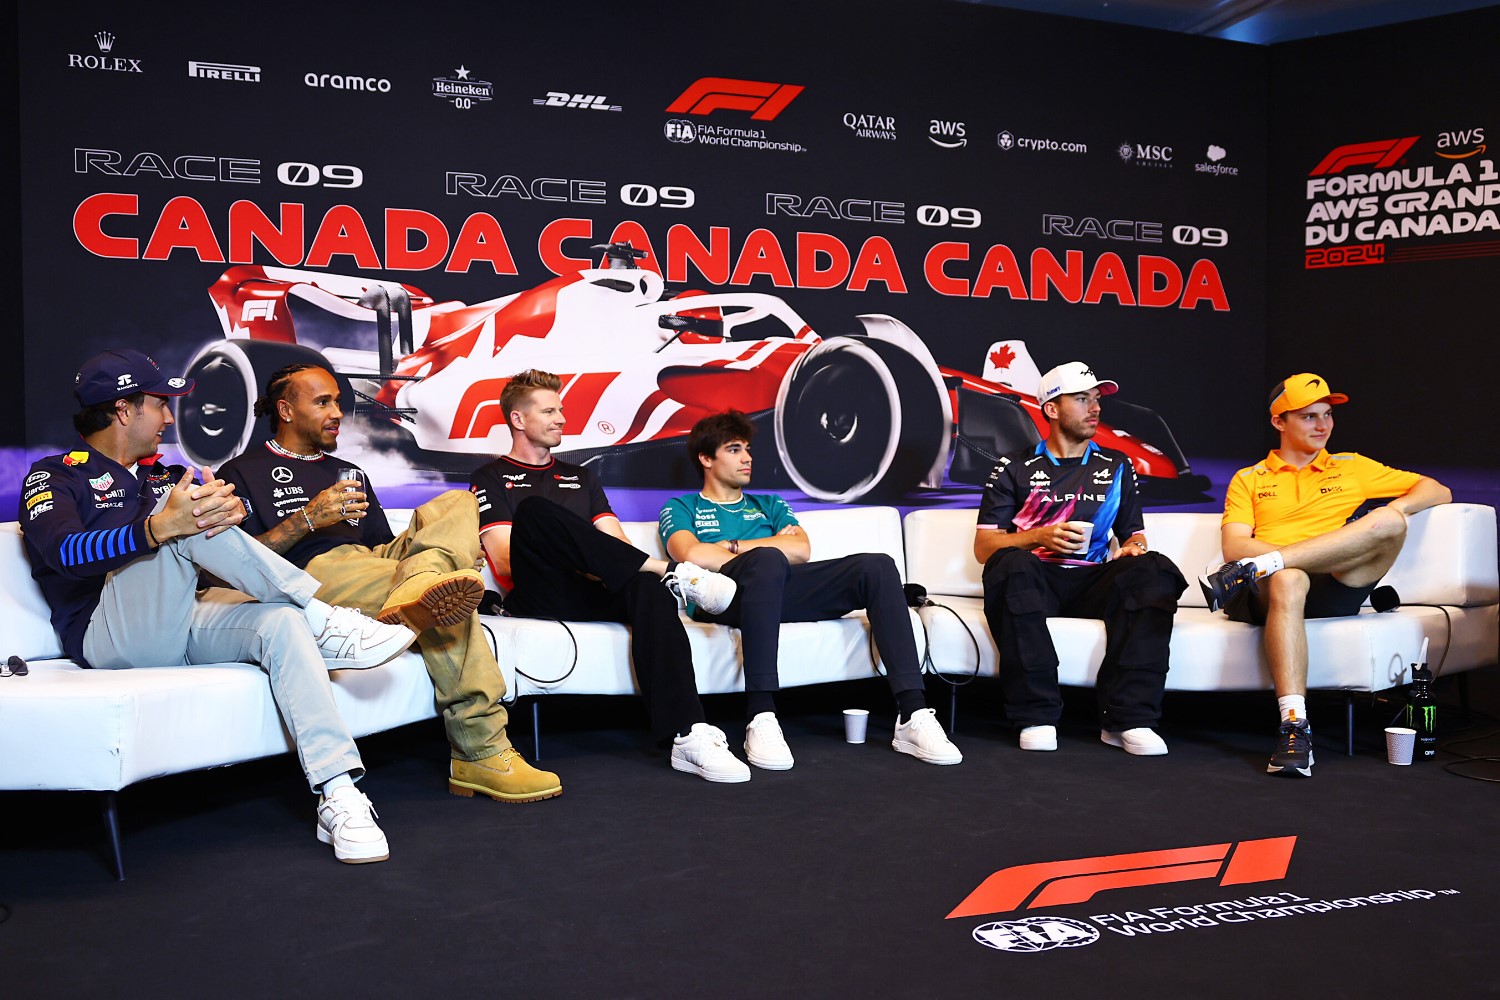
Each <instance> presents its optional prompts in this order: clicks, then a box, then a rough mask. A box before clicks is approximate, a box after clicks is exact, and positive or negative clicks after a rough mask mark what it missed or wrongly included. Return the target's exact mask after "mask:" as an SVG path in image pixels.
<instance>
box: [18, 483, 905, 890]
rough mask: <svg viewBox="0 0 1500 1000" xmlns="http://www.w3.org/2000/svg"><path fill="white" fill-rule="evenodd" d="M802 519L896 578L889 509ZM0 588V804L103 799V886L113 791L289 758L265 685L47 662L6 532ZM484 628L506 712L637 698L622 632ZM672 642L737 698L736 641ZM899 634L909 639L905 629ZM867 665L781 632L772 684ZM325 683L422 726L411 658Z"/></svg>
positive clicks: (417, 670)
mask: <svg viewBox="0 0 1500 1000" xmlns="http://www.w3.org/2000/svg"><path fill="white" fill-rule="evenodd" d="M389 513H390V520H391V522H392V525H393V527H394V528H395V529H396V530H400V529H401V528H402V527H404V526H405V524H406V522H407V520H408V519H409V517H410V512H409V511H391V512H389ZM802 520H803V523H804V524H806V525H807V527H808V530H809V532H810V533H811V535H812V536H813V555H814V558H833V557H836V556H840V555H845V554H848V553H852V552H868V551H877V552H885V553H887V554H888V555H890V556H891V557H892V559H893V560H894V561H895V563H896V566H897V568H898V569H900V568H901V567H902V566H903V565H904V556H903V552H902V546H901V519H900V515H899V514H898V513H897V512H896V511H895V510H894V509H892V508H888V507H884V508H850V509H847V510H840V511H837V512H820V513H810V514H807V515H805V516H804V517H803V518H802ZM626 530H627V531H628V533H629V534H630V537H631V539H632V540H633V541H634V542H635V543H636V544H637V545H638V546H640V547H641V548H642V549H645V550H646V551H648V552H651V553H653V554H658V555H659V554H660V552H661V543H660V542H659V541H658V540H657V538H656V522H654V521H652V522H633V523H629V524H627V525H626ZM0 580H4V581H5V586H3V587H0V623H3V628H0V637H3V639H0V660H3V659H4V658H5V657H7V656H10V655H13V654H15V655H20V656H22V657H23V658H25V659H26V660H27V661H28V664H29V667H30V673H29V675H28V676H26V677H9V678H3V679H0V791H4V790H78V791H99V792H105V793H107V794H106V795H105V796H104V797H103V799H102V805H103V808H104V819H105V823H106V825H107V827H108V828H109V830H110V833H111V848H112V850H113V854H114V858H113V860H114V863H115V866H116V871H117V874H121V873H122V872H123V860H122V857H121V852H120V844H119V837H118V812H117V804H116V799H115V796H114V794H113V793H114V792H117V791H118V790H120V789H123V788H125V787H127V786H129V785H132V784H134V783H135V782H138V781H142V780H145V779H147V778H152V777H157V776H160V775H165V774H176V773H180V772H183V771H192V770H196V769H199V768H205V767H215V766H219V765H225V764H233V763H238V762H241V761H246V760H254V759H257V758H261V757H268V756H271V755H273V754H280V753H286V752H288V751H290V749H291V743H290V738H289V737H288V735H287V733H286V731H285V729H284V728H283V727H282V724H281V719H280V716H279V714H278V712H277V709H276V704H275V702H274V701H273V700H272V698H271V689H270V686H269V684H267V682H266V679H265V677H264V675H263V674H262V673H261V671H260V670H259V668H257V667H255V666H252V665H249V664H242V663H240V664H220V665H208V666H192V667H183V666H176V667H154V666H141V667H135V668H132V669H129V670H84V669H81V668H80V667H79V666H78V665H77V664H75V663H73V662H72V661H71V660H67V659H61V658H60V657H61V655H62V651H61V645H60V643H59V642H58V639H57V636H56V634H55V633H54V632H53V630H52V626H51V623H50V620H49V617H48V611H47V605H46V602H45V601H44V600H43V599H42V595H41V592H40V590H38V589H37V587H36V584H35V583H34V582H33V581H32V579H31V570H30V565H29V563H28V562H27V560H26V555H25V551H24V547H23V544H22V541H21V534H20V530H19V528H18V526H17V524H16V523H15V522H8V523H4V524H0ZM485 622H486V624H487V625H488V626H489V631H490V634H491V636H492V638H493V640H494V644H495V647H496V651H497V657H498V659H499V661H500V664H501V667H502V670H503V672H504V674H505V678H506V683H507V686H508V688H509V690H510V694H511V697H512V698H518V697H521V696H525V695H541V694H549V693H567V694H630V693H633V692H635V691H636V690H637V688H636V685H635V679H634V677H633V675H632V673H631V668H630V651H629V634H628V630H627V629H626V627H625V626H623V625H614V624H607V623H596V622H589V623H570V624H569V625H568V626H567V628H566V630H565V629H564V626H562V625H561V624H559V623H557V622H552V621H539V620H531V619H519V618H486V619H485ZM686 627H687V631H688V637H689V641H690V643H691V645H692V649H693V659H694V669H695V670H696V672H697V676H698V687H699V690H700V691H702V692H704V693H721V692H729V691H737V690H740V689H741V683H740V666H739V664H740V660H739V642H738V632H737V631H736V630H734V629H729V628H726V627H724V626H719V625H703V624H699V623H697V622H691V621H689V622H687V623H686ZM912 630H913V634H914V635H916V636H918V637H920V635H921V625H920V623H919V622H918V621H917V618H916V616H915V614H913V615H912ZM569 632H571V633H572V636H573V637H574V638H575V640H576V642H577V655H576V657H575V656H574V654H573V646H572V643H571V642H570V641H569V638H568V633H569ZM873 655H874V650H873V647H872V646H871V644H870V642H869V640H868V630H867V628H866V626H865V622H864V620H863V618H862V616H861V615H853V616H850V618H849V619H847V620H843V621H836V622H824V623H817V624H811V623H805V624H791V625H787V626H785V628H784V630H783V642H782V677H783V682H784V683H785V684H786V685H787V686H793V685H797V684H813V683H822V682H825V681H836V680H846V679H850V678H857V677H869V676H872V675H873V674H874V673H875V670H876V667H875V665H874V662H873V661H872V659H871V657H872V656H873ZM518 667H519V668H520V672H518V670H517V668H518ZM333 678H334V685H333V690H334V699H335V701H337V703H338V705H339V709H340V711H341V712H342V713H343V715H344V718H345V720H346V721H347V722H348V723H349V727H350V729H351V731H353V733H354V735H355V736H356V737H358V736H364V735H367V734H369V733H374V732H380V731H382V730H386V729H392V728H395V727H397V726H401V725H405V724H407V723H410V722H416V721H418V720H421V719H429V718H435V717H436V715H437V712H436V707H435V705H434V703H433V694H432V684H431V682H430V681H429V680H428V678H427V671H426V669H425V668H424V667H423V665H422V660H421V658H420V657H419V656H418V655H417V654H416V653H415V652H407V653H404V654H402V655H401V656H399V657H397V658H396V659H395V660H392V661H391V662H390V663H388V664H385V665H383V666H381V667H378V668H376V669H373V670H342V671H336V672H335V673H334V674H333ZM533 706H535V702H533Z"/></svg>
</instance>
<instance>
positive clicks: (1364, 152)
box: [1307, 135, 1421, 177]
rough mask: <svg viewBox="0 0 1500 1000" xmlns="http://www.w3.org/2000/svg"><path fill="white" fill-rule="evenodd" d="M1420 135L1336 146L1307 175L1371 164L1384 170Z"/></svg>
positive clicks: (1319, 175) (1317, 175)
mask: <svg viewBox="0 0 1500 1000" xmlns="http://www.w3.org/2000/svg"><path fill="white" fill-rule="evenodd" d="M1420 138H1421V136H1419V135H1409V136H1407V137H1406V138H1404V139H1381V140H1380V141H1379V142H1356V143H1353V144H1351V145H1348V146H1338V147H1336V148H1335V149H1334V150H1333V151H1332V152H1330V153H1329V154H1328V155H1327V156H1325V157H1323V159H1322V160H1321V161H1320V162H1319V163H1318V165H1317V166H1316V167H1313V168H1312V172H1311V173H1309V174H1308V175H1307V176H1309V177H1321V176H1322V175H1324V174H1337V173H1340V172H1341V171H1343V170H1344V168H1345V167H1362V166H1373V167H1374V168H1375V169H1376V170H1384V169H1385V168H1386V167H1389V166H1394V165H1395V163H1396V161H1397V160H1399V159H1401V157H1403V156H1405V155H1406V151H1407V150H1408V149H1411V147H1412V144H1413V143H1415V142H1416V141H1417V140H1418V139H1420Z"/></svg>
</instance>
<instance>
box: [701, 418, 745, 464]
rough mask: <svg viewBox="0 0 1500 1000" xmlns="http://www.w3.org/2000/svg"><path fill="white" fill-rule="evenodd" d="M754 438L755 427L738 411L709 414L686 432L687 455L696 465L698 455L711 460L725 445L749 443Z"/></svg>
mask: <svg viewBox="0 0 1500 1000" xmlns="http://www.w3.org/2000/svg"><path fill="white" fill-rule="evenodd" d="M754 437H755V425H754V424H752V423H751V422H750V418H749V417H747V416H745V415H744V414H743V413H741V412H740V411H739V410H725V411H724V412H723V413H714V414H710V415H709V416H706V417H704V418H703V419H702V420H700V421H698V422H697V423H696V424H694V425H693V429H692V430H690V431H688V437H687V447H688V454H689V455H692V456H693V464H694V465H697V464H698V456H699V455H705V456H707V457H708V458H709V459H712V458H713V457H714V456H715V455H717V454H718V453H719V449H720V448H722V447H724V445H725V444H726V443H728V442H730V441H746V442H749V441H751V440H753V439H754Z"/></svg>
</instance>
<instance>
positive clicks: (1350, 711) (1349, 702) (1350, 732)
mask: <svg viewBox="0 0 1500 1000" xmlns="http://www.w3.org/2000/svg"><path fill="white" fill-rule="evenodd" d="M1344 753H1345V754H1346V755H1348V756H1350V757H1353V756H1354V692H1353V691H1345V692H1344Z"/></svg>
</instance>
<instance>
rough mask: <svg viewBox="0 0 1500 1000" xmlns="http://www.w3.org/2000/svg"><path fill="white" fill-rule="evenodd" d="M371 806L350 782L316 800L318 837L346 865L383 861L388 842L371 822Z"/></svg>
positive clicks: (388, 853) (385, 857) (373, 813)
mask: <svg viewBox="0 0 1500 1000" xmlns="http://www.w3.org/2000/svg"><path fill="white" fill-rule="evenodd" d="M376 815H377V814H376V812H375V807H374V806H373V805H371V804H370V800H369V798H368V797H367V796H366V795H365V793H364V792H361V791H360V790H359V789H357V788H355V787H354V786H353V785H345V786H344V787H343V788H338V789H335V790H334V792H333V794H332V795H329V796H327V797H326V798H324V799H323V800H322V801H320V802H319V803H318V839H319V840H321V841H322V842H323V843H325V844H332V845H333V856H334V857H336V858H338V859H339V860H340V861H342V862H344V863H345V864H348V865H365V864H369V863H370V862H372V861H385V860H386V859H387V858H389V857H390V856H391V845H390V844H388V843H387V842H386V839H385V834H384V833H381V832H380V827H378V826H376V825H375V816H376Z"/></svg>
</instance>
